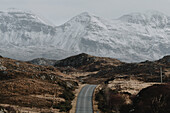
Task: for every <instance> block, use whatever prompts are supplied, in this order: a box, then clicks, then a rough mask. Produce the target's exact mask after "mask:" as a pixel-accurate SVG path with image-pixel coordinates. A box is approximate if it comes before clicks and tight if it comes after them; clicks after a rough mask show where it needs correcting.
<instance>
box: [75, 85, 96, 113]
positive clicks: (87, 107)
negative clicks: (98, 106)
mask: <svg viewBox="0 0 170 113" xmlns="http://www.w3.org/2000/svg"><path fill="white" fill-rule="evenodd" d="M95 88H96V85H86V86H84V87H83V88H82V89H81V91H80V93H79V95H78V98H77V106H76V113H93V105H92V97H93V91H94V89H95Z"/></svg>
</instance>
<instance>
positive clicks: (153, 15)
mask: <svg viewBox="0 0 170 113" xmlns="http://www.w3.org/2000/svg"><path fill="white" fill-rule="evenodd" d="M119 20H121V21H124V22H128V23H134V24H142V25H151V26H153V27H161V28H163V27H165V26H166V24H167V23H168V21H170V19H169V17H168V16H167V15H165V14H163V13H161V12H158V11H147V12H144V13H139V12H137V13H130V14H127V15H124V16H122V17H120V18H119Z"/></svg>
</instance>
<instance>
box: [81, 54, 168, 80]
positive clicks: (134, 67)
mask: <svg viewBox="0 0 170 113" xmlns="http://www.w3.org/2000/svg"><path fill="white" fill-rule="evenodd" d="M169 59H170V57H169V56H165V57H163V58H162V59H160V60H157V61H145V62H141V63H124V64H122V65H119V66H110V67H109V66H108V67H107V68H101V69H100V71H98V72H97V73H95V74H89V75H88V76H89V77H87V78H85V79H84V80H85V81H86V82H88V83H97V82H103V81H111V80H113V79H115V78H129V77H135V78H136V79H138V80H142V81H145V82H160V73H161V71H160V70H161V69H162V74H163V81H164V82H169V81H170V78H169V77H170V67H169V66H170V62H169Z"/></svg>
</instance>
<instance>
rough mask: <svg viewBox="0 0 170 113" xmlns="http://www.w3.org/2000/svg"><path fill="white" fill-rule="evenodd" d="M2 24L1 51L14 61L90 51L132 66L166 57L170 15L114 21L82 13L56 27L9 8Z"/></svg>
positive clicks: (1, 18) (148, 14)
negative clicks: (132, 63)
mask: <svg viewBox="0 0 170 113" xmlns="http://www.w3.org/2000/svg"><path fill="white" fill-rule="evenodd" d="M0 25H1V27H0V40H1V42H0V53H1V54H2V55H3V56H7V57H11V58H15V59H21V60H31V59H34V58H37V57H38V58H40V57H42V58H50V59H63V58H66V57H67V56H71V55H75V54H77V53H88V54H91V55H96V56H102V57H112V58H117V59H119V60H122V61H126V62H135V61H143V60H156V59H159V58H161V57H163V56H165V55H168V54H170V46H169V45H170V17H169V16H167V15H165V14H163V13H160V12H156V11H152V12H145V13H131V14H127V15H123V16H122V17H120V18H118V19H115V20H108V19H104V18H101V17H98V16H95V15H93V14H90V13H87V12H85V13H82V14H79V15H77V16H75V17H73V18H72V19H71V20H69V21H68V22H66V23H64V24H63V25H61V26H54V25H51V24H48V22H46V21H44V20H43V19H41V18H39V17H38V16H36V15H35V14H33V13H30V12H24V11H18V10H9V11H1V12H0ZM23 53H24V56H22V55H23Z"/></svg>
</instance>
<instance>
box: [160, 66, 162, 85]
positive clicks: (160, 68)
mask: <svg viewBox="0 0 170 113" xmlns="http://www.w3.org/2000/svg"><path fill="white" fill-rule="evenodd" d="M160 75H161V83H162V67H160Z"/></svg>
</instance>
